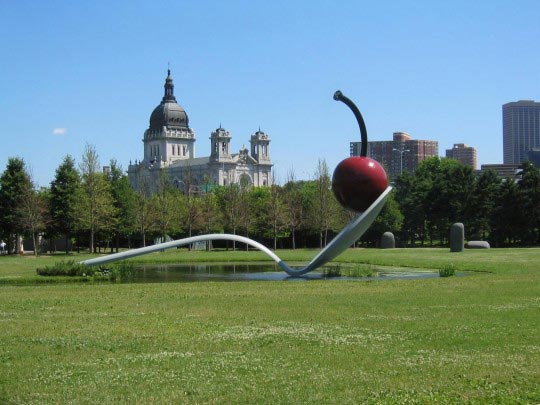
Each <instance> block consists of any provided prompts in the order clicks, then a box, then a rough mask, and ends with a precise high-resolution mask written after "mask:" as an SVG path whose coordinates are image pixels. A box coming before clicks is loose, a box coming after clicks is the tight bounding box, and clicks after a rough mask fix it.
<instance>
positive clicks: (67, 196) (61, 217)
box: [49, 155, 81, 254]
mask: <svg viewBox="0 0 540 405" xmlns="http://www.w3.org/2000/svg"><path fill="white" fill-rule="evenodd" d="M80 187H81V178H80V176H79V173H78V172H77V169H75V161H74V160H73V158H72V157H71V156H69V155H67V156H65V157H64V160H63V161H62V163H61V164H60V166H58V168H57V169H56V174H55V177H54V180H53V181H52V182H51V189H50V216H51V222H50V232H49V233H50V236H51V237H52V236H53V235H55V234H61V235H64V236H65V241H66V243H65V245H66V246H65V247H66V254H67V253H69V239H70V237H71V235H72V234H73V233H74V232H75V229H76V225H77V216H78V213H77V195H78V194H79V189H80Z"/></svg>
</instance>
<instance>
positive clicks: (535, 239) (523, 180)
mask: <svg viewBox="0 0 540 405" xmlns="http://www.w3.org/2000/svg"><path fill="white" fill-rule="evenodd" d="M518 186H519V189H520V191H521V194H522V196H523V212H524V213H526V215H527V221H526V222H524V223H526V224H527V227H526V229H523V231H522V238H523V239H524V242H525V244H526V245H532V244H535V243H540V171H539V170H538V169H537V168H536V167H534V166H533V164H532V163H531V162H524V163H523V164H522V167H521V172H520V174H519V180H518Z"/></svg>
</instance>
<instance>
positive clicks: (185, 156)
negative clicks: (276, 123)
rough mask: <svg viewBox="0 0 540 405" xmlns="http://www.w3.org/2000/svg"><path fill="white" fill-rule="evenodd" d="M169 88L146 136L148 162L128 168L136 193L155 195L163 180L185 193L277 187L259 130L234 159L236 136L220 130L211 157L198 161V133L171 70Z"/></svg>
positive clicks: (213, 136)
mask: <svg viewBox="0 0 540 405" xmlns="http://www.w3.org/2000/svg"><path fill="white" fill-rule="evenodd" d="M164 87H165V95H164V96H163V99H162V100H161V103H160V104H159V105H158V106H157V107H156V108H155V109H154V111H152V114H151V115H150V125H149V127H148V129H147V130H146V131H144V137H143V144H144V158H143V159H142V160H141V161H135V163H134V164H131V163H130V165H129V168H128V177H129V181H130V183H131V185H132V187H133V188H135V189H137V190H138V189H141V188H143V187H144V188H146V189H147V190H148V191H149V192H153V191H155V190H156V187H157V184H158V181H159V178H160V176H161V175H162V174H165V175H166V176H167V177H168V179H169V180H170V181H172V182H173V184H175V185H176V186H177V187H178V188H179V189H181V190H182V191H184V192H188V191H189V192H201V191H204V190H207V189H208V187H209V186H212V185H229V184H239V183H242V184H251V185H253V186H268V185H271V184H272V161H271V159H270V153H269V144H270V138H269V137H268V135H267V134H265V133H264V132H263V131H261V130H260V128H259V130H258V131H256V132H255V133H254V134H252V135H251V139H250V145H251V148H250V150H249V151H248V150H247V148H246V147H245V146H242V148H241V149H240V150H239V152H238V153H231V149H230V148H231V146H230V143H231V135H230V133H229V131H227V130H226V129H224V128H222V127H221V125H220V126H219V128H217V129H216V130H215V131H213V132H212V133H211V134H210V147H211V149H210V150H211V152H210V156H207V157H196V155H195V132H194V131H193V130H192V129H191V128H190V127H189V118H188V115H187V113H186V111H185V110H184V109H183V108H182V107H181V106H180V104H178V102H177V101H176V98H175V96H174V84H173V80H172V77H171V71H170V70H169V71H168V74H167V78H166V79H165V86H164ZM160 173H162V174H160Z"/></svg>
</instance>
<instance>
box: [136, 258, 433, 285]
mask: <svg viewBox="0 0 540 405" xmlns="http://www.w3.org/2000/svg"><path fill="white" fill-rule="evenodd" d="M293 267H294V266H293ZM298 267H300V266H298ZM438 276H439V274H438V273H437V272H436V271H428V270H425V269H412V270H411V269H410V268H407V269H405V268H397V267H381V266H371V265H363V264H331V265H327V266H323V267H321V268H320V269H318V271H316V272H312V273H308V274H305V275H303V276H300V277H291V276H289V275H288V274H286V273H284V272H283V271H282V270H281V269H280V268H279V267H278V266H277V264H275V263H270V262H254V263H245V262H244V263H183V264H160V265H154V264H152V265H146V264H145V265H139V266H136V268H135V276H134V278H133V280H131V281H132V282H139V283H167V282H190V281H250V280H251V281H282V280H287V281H309V280H321V279H328V280H389V279H396V278H402V279H410V278H431V277H438Z"/></svg>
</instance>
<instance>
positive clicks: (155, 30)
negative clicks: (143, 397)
mask: <svg viewBox="0 0 540 405" xmlns="http://www.w3.org/2000/svg"><path fill="white" fill-rule="evenodd" d="M535 10H536V11H538V12H540V3H538V2H536V1H530V0H528V1H523V2H520V4H519V7H517V6H516V5H515V4H508V3H506V2H502V1H492V2H478V3H474V4H470V3H467V2H465V1H462V0H461V1H457V2H453V3H452V4H431V3H430V2H428V1H420V2H417V3H415V4H414V5H410V4H401V3H399V2H389V3H385V4H376V5H375V4H370V5H361V4H357V3H356V2H353V1H344V2H341V3H339V4H337V5H336V4H332V3H327V2H316V3H308V2H297V3H294V4H289V3H286V2H273V3H271V4H267V3H252V2H246V1H238V2H234V3H232V4H222V3H218V2H213V1H207V2H200V3H197V4H195V3H187V4H182V5H179V4H177V3H174V2H170V3H169V2H165V3H163V4H159V5H155V4H146V3H143V2H129V1H120V2H115V3H114V4H108V3H104V2H97V3H92V4H72V3H69V2H63V1H57V2H53V3H50V4H41V3H40V4H29V3H21V2H2V3H0V11H1V13H0V21H1V24H0V33H1V34H2V37H3V38H4V39H5V41H4V42H3V46H2V50H3V53H4V55H5V60H6V61H7V63H4V64H3V65H2V66H0V72H1V73H2V74H1V79H0V88H1V89H2V94H3V97H2V98H1V99H0V119H1V120H2V123H3V136H2V146H1V147H0V166H1V167H2V170H3V169H4V168H5V165H6V163H7V160H8V158H9V157H21V158H23V159H24V161H25V163H26V166H27V168H28V169H29V171H30V172H31V173H32V177H33V180H34V181H35V182H36V183H37V184H38V185H39V186H48V185H49V183H50V181H52V179H53V178H54V173H55V170H56V168H57V167H58V166H59V165H60V164H61V161H62V159H63V157H64V156H65V155H68V154H69V155H71V156H72V157H73V158H74V159H75V160H76V162H77V163H79V162H80V159H81V156H82V153H83V150H84V147H85V145H86V144H87V143H88V144H91V145H93V146H94V147H95V148H96V150H97V152H98V154H99V156H100V163H101V166H106V165H108V163H109V161H110V159H112V158H115V159H116V160H117V161H118V163H119V164H120V165H121V166H122V168H123V169H124V170H127V167H128V165H129V162H130V161H135V160H140V159H142V157H143V156H142V155H143V144H142V136H143V133H144V131H145V130H146V129H147V128H148V120H149V118H150V114H151V112H152V111H153V109H154V108H155V107H156V106H157V105H158V104H159V103H160V101H161V98H162V96H163V83H164V80H165V77H166V73H167V68H168V64H169V63H170V69H171V71H172V77H173V79H174V84H175V96H176V99H177V101H178V103H179V104H180V105H181V106H182V107H183V108H184V109H185V110H186V112H187V114H188V116H189V119H190V127H191V128H192V129H193V130H194V131H195V136H196V139H197V140H198V142H196V157H202V156H208V155H209V154H210V142H209V140H208V138H209V136H210V133H211V131H212V130H214V129H215V128H218V127H219V126H220V125H222V126H223V128H225V129H227V130H228V131H230V133H231V137H232V141H231V145H232V150H233V151H234V152H235V153H236V151H238V150H239V149H240V148H241V146H242V145H243V144H248V143H249V137H250V135H251V134H252V133H253V132H255V131H256V130H257V129H258V128H259V127H260V128H261V130H263V131H264V132H266V133H267V134H268V135H269V137H270V139H271V141H272V142H271V144H270V155H271V157H272V161H273V163H274V168H275V171H276V177H277V180H278V181H279V182H284V181H285V179H286V175H287V172H288V171H289V170H291V168H292V169H294V171H295V175H296V177H297V179H298V180H308V179H311V178H312V177H313V174H314V172H315V169H316V165H317V161H318V159H319V158H324V159H325V160H326V161H327V163H328V166H329V169H330V170H331V171H333V169H334V167H335V166H336V165H337V163H338V162H339V161H341V160H342V159H344V158H346V157H348V156H349V143H350V142H353V141H359V140H360V136H359V131H358V128H357V124H356V122H355V119H354V117H353V115H352V114H351V113H350V111H348V110H347V109H346V108H344V107H343V106H342V105H340V103H337V102H335V101H334V100H333V99H332V96H333V93H334V91H336V90H338V89H339V90H341V91H343V92H344V94H345V95H347V97H349V98H350V99H352V100H353V101H354V102H355V103H356V104H357V105H358V107H359V108H360V110H361V111H362V114H363V116H364V119H365V121H366V126H367V129H368V135H369V140H370V141H376V140H390V139H391V138H392V134H393V132H407V133H408V134H410V135H411V137H412V138H413V139H426V140H434V141H438V143H439V156H444V154H445V150H446V149H451V148H452V147H453V145H454V144H457V143H465V144H467V145H469V146H472V147H475V148H476V149H477V153H478V168H480V165H481V164H497V163H502V161H503V152H502V106H503V104H506V103H510V102H517V101H520V100H539V99H540V94H539V93H540V91H539V86H538V83H539V81H538V75H539V74H538V68H537V67H538V66H539V65H540V53H539V52H535V51H536V50H537V47H531V43H532V44H534V42H533V40H532V39H533V38H538V37H540V26H539V25H538V24H537V21H536V19H535V16H536V15H538V12H534V11H535Z"/></svg>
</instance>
